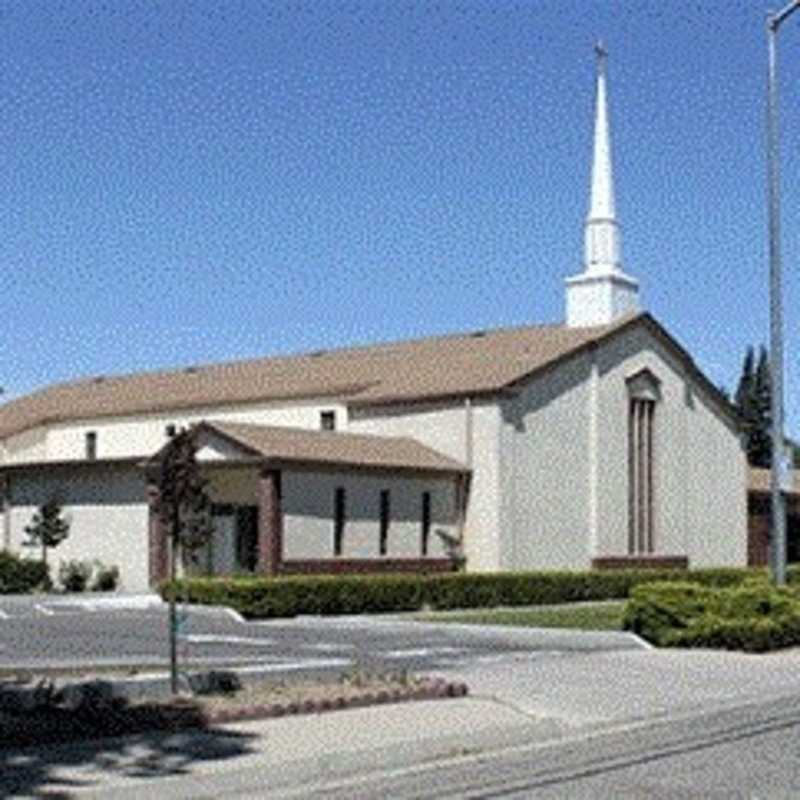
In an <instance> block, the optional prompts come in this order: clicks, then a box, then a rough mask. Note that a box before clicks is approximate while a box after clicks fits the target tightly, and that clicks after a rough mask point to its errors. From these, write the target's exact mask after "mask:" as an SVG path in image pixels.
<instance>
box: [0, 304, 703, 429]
mask: <svg viewBox="0 0 800 800" xmlns="http://www.w3.org/2000/svg"><path fill="white" fill-rule="evenodd" d="M638 323H643V324H646V325H648V326H649V327H651V329H654V330H655V331H656V332H660V333H661V334H662V335H663V338H665V339H667V340H669V342H670V343H671V344H672V346H673V347H674V348H677V349H678V350H679V351H680V353H681V354H682V356H683V357H684V358H685V360H686V362H687V363H688V364H689V365H691V366H692V368H693V369H694V370H695V371H696V368H694V367H693V365H692V364H691V359H690V358H689V357H688V355H687V354H686V353H685V352H684V351H683V350H680V348H679V346H678V345H677V344H676V343H675V342H674V341H672V340H671V339H669V336H668V335H667V334H666V333H665V332H664V331H663V328H661V327H660V326H659V325H658V323H656V322H655V321H654V320H653V319H652V318H651V317H650V316H649V315H647V314H641V315H638V316H635V315H634V316H628V317H624V318H621V319H620V320H618V321H616V322H614V323H612V324H611V325H604V326H599V327H592V328H568V327H566V326H564V325H541V326H531V327H521V328H508V329H499V330H489V331H479V332H475V333H467V334H458V335H451V336H438V337H432V338H428V339H418V340H411V341H404V342H395V343H389V344H378V345H373V346H369V347H353V348H345V349H339V350H331V351H324V352H319V353H309V354H305V355H297V356H285V357H279V358H261V359H252V360H248V361H238V362H230V363H224V364H216V365H210V366H202V367H190V368H185V369H179V370H173V371H168V372H167V371H162V372H148V373H139V374H133V375H123V376H118V377H104V378H91V379H86V380H80V381H76V382H72V383H65V384H58V385H54V386H51V387H49V388H45V389H43V390H41V391H38V392H35V393H33V394H30V395H27V396H25V397H21V398H19V399H17V400H13V401H11V402H9V403H6V404H5V405H2V406H0V439H2V438H4V437H7V436H10V435H12V434H14V433H18V432H21V431H24V430H26V429H29V428H33V427H35V426H37V425H41V424H44V423H47V422H57V421H65V420H77V419H92V418H96V417H103V416H120V415H126V414H142V413H150V412H159V411H174V410H177V409H188V408H204V407H210V406H220V405H231V404H239V403H255V402H264V401H281V400H290V399H300V398H317V397H330V398H337V399H339V400H342V401H344V402H347V403H348V404H350V405H372V404H379V403H387V402H415V401H420V400H426V399H436V398H443V397H456V396H464V395H477V394H487V393H492V392H497V391H499V390H502V389H504V388H506V387H508V386H511V385H513V384H514V383H515V382H517V381H519V380H521V379H523V378H525V377H526V376H528V375H531V374H532V373H535V372H537V371H539V370H542V369H544V368H547V367H549V366H551V365H552V364H554V363H556V362H558V361H560V360H561V359H563V358H565V357H567V356H569V355H571V354H573V353H575V352H576V351H579V350H581V349H582V348H584V347H587V346H591V345H592V344H593V343H596V342H600V341H601V340H603V339H606V338H608V337H609V336H612V335H614V334H615V333H617V332H618V331H621V330H623V329H625V328H627V327H629V326H631V325H634V324H638ZM698 374H699V373H698ZM700 377H701V378H702V375H701V376H700ZM709 386H710V384H709ZM711 389H712V390H713V387H711Z"/></svg>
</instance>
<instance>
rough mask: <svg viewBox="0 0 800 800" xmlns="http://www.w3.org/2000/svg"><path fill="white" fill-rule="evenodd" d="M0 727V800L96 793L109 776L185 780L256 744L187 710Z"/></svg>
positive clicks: (55, 799) (53, 718)
mask: <svg viewBox="0 0 800 800" xmlns="http://www.w3.org/2000/svg"><path fill="white" fill-rule="evenodd" d="M36 717H38V719H37V718H36ZM1 722H2V723H3V724H0V797H8V796H12V797H13V796H21V797H40V798H48V799H49V800H62V798H63V799H64V800H66V798H70V797H73V796H74V794H73V793H74V792H77V791H79V790H82V789H83V790H85V789H90V788H92V787H97V788H100V787H101V786H102V782H103V778H104V777H107V776H108V775H113V776H115V777H128V778H131V779H133V780H134V781H135V779H137V778H154V777H159V776H162V777H167V776H179V775H188V774H190V773H191V771H192V767H193V765H196V764H199V763H202V762H208V761H220V760H226V759H231V758H236V757H239V756H242V755H246V754H247V753H249V752H252V747H251V742H252V740H253V739H254V738H257V737H256V736H255V735H253V734H243V733H237V732H235V731H227V730H223V729H221V728H214V727H213V726H208V725H206V724H205V721H204V719H203V717H202V715H201V714H200V712H199V710H198V709H197V707H196V706H194V705H189V704H178V705H174V706H169V707H166V706H160V705H159V706H156V705H155V704H152V705H149V706H142V707H139V706H137V707H131V708H126V709H120V710H117V711H112V710H106V711H105V712H104V713H103V715H102V718H101V717H100V716H99V715H88V716H87V715H80V714H75V713H72V714H70V713H68V712H61V713H56V714H54V713H52V712H41V713H37V712H34V713H33V714H30V715H27V717H26V718H25V719H24V720H19V721H18V722H19V725H18V727H17V730H16V731H15V726H14V725H13V721H12V720H10V719H9V718H6V719H5V720H2V721H1ZM154 724H157V725H158V726H159V728H160V729H158V730H154V729H153V725H154ZM15 733H18V734H19V735H15ZM100 737H102V738H100ZM134 785H135V784H134Z"/></svg>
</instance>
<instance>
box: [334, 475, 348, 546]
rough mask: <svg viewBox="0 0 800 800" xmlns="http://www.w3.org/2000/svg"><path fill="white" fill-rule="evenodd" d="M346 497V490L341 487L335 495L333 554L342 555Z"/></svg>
mask: <svg viewBox="0 0 800 800" xmlns="http://www.w3.org/2000/svg"><path fill="white" fill-rule="evenodd" d="M345 504H346V497H345V493H344V489H342V488H341V487H339V488H338V489H336V491H335V492H334V495H333V554H334V555H335V556H340V555H341V554H342V542H343V540H344V524H345V514H346V507H345Z"/></svg>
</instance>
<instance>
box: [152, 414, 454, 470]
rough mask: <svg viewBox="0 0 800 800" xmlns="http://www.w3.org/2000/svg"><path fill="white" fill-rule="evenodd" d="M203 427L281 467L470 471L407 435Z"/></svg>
mask: <svg viewBox="0 0 800 800" xmlns="http://www.w3.org/2000/svg"><path fill="white" fill-rule="evenodd" d="M198 427H199V428H200V430H206V431H211V432H212V433H213V432H217V433H220V434H222V436H224V437H225V438H227V439H228V440H230V441H232V442H234V443H235V444H238V445H241V446H243V447H244V448H246V449H247V450H248V451H250V453H252V455H253V456H256V457H261V458H264V459H266V460H268V461H274V462H278V463H298V464H329V465H345V466H358V467H359V468H364V467H367V468H369V467H373V468H385V469H392V470H398V469H400V470H402V469H407V470H413V471H420V472H445V473H454V474H458V473H466V472H469V470H468V468H467V467H466V466H465V465H464V464H462V463H460V462H459V461H456V460H455V459H452V458H450V457H448V456H446V455H444V454H442V453H439V452H438V451H436V450H433V449H431V448H430V447H426V446H425V445H423V444H421V443H420V442H418V441H416V439H411V438H408V437H398V436H373V435H369V434H354V433H338V432H333V431H316V430H305V429H302V428H286V427H278V426H275V425H249V424H242V423H238V422H237V423H233V422H201V423H200V424H199V426H198ZM155 458H157V456H156V457H155Z"/></svg>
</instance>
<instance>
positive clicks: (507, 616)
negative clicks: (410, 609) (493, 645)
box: [419, 600, 625, 631]
mask: <svg viewBox="0 0 800 800" xmlns="http://www.w3.org/2000/svg"><path fill="white" fill-rule="evenodd" d="M624 608H625V601H624V600H621V601H615V602H607V603H580V604H575V605H574V606H561V607H559V608H552V607H551V608H530V607H528V608H521V609H513V608H503V609H486V610H483V611H464V612H463V613H462V612H457V613H440V614H436V613H432V614H424V615H421V616H420V617H419V619H421V620H424V621H426V622H458V623H468V624H474V625H517V626H520V627H525V628H577V629H580V630H585V631H619V630H622V614H623V611H624Z"/></svg>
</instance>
